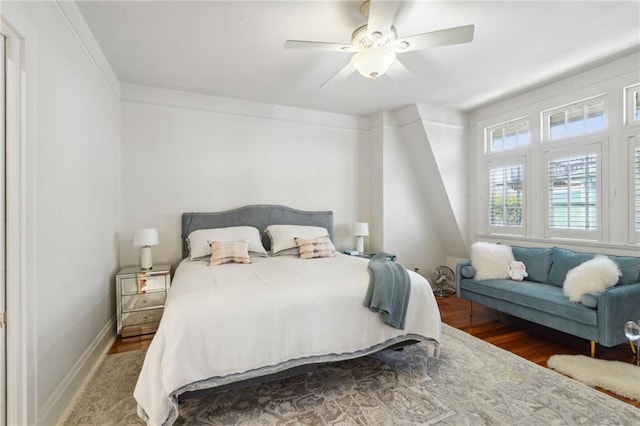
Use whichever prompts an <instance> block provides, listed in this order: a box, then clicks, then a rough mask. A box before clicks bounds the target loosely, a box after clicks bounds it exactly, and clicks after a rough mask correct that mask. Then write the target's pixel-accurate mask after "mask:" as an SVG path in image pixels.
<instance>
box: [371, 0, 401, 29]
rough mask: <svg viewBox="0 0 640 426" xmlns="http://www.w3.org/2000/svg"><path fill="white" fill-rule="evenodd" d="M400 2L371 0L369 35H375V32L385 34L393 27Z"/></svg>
mask: <svg viewBox="0 0 640 426" xmlns="http://www.w3.org/2000/svg"><path fill="white" fill-rule="evenodd" d="M397 9H398V3H397V2H396V1H391V0H371V1H370V2H369V19H368V21H367V35H368V36H369V37H371V38H374V37H375V33H380V35H384V34H386V33H387V32H389V30H390V29H391V25H392V24H393V20H394V18H395V17H396V11H397Z"/></svg>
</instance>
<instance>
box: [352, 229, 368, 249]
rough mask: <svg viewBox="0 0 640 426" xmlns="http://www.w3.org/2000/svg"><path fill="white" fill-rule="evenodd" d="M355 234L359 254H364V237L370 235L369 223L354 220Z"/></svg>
mask: <svg viewBox="0 0 640 426" xmlns="http://www.w3.org/2000/svg"><path fill="white" fill-rule="evenodd" d="M353 235H355V237H356V251H357V252H358V253H359V254H364V237H368V236H369V224H368V223H365V222H353Z"/></svg>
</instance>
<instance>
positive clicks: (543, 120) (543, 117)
mask: <svg viewBox="0 0 640 426" xmlns="http://www.w3.org/2000/svg"><path fill="white" fill-rule="evenodd" d="M596 100H602V103H603V114H604V123H605V125H604V127H603V128H602V129H598V130H595V131H591V132H583V133H576V134H572V135H567V136H562V137H556V138H552V137H551V134H550V133H551V125H550V122H549V120H550V118H551V116H553V115H555V114H557V113H559V112H565V114H566V112H567V110H568V109H569V108H571V107H584V106H585V105H586V104H589V103H593V101H596ZM609 121H610V120H609V107H608V97H607V94H606V93H603V94H599V95H595V96H591V97H589V98H585V99H581V100H578V101H574V102H570V103H567V104H564V105H560V106H557V107H553V108H549V109H546V110H543V111H541V112H540V134H541V141H542V143H543V144H556V143H560V142H566V141H572V140H576V139H582V138H585V137H590V136H592V135H597V134H601V133H606V132H607V131H608V130H609Z"/></svg>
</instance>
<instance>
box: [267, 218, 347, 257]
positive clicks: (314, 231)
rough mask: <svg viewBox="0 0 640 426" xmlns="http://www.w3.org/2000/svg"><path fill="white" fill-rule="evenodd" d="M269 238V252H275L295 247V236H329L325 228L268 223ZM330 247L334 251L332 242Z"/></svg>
mask: <svg viewBox="0 0 640 426" xmlns="http://www.w3.org/2000/svg"><path fill="white" fill-rule="evenodd" d="M266 232H267V234H268V235H269V238H271V253H272V254H277V253H278V252H280V251H282V250H287V249H290V248H294V247H295V248H297V247H298V245H297V244H296V238H319V237H327V236H329V231H327V230H326V228H322V227H319V226H302V225H269V226H267V229H266ZM331 249H332V250H334V251H335V247H334V246H333V243H331Z"/></svg>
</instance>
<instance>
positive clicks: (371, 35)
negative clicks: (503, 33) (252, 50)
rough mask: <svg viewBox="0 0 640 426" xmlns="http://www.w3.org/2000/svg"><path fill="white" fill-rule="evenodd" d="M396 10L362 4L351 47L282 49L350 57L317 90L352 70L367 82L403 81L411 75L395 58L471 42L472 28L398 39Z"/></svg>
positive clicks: (377, 1) (295, 43)
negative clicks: (364, 20) (362, 21)
mask: <svg viewBox="0 0 640 426" xmlns="http://www.w3.org/2000/svg"><path fill="white" fill-rule="evenodd" d="M397 7H398V3H397V2H396V1H389V0H387V1H383V0H366V1H364V2H363V3H362V4H361V5H360V12H361V13H362V15H363V16H364V17H365V18H367V23H366V24H365V25H363V26H361V27H359V28H357V29H356V30H355V31H354V32H353V34H352V35H351V44H343V43H331V42H322V41H300V40H287V41H286V42H285V44H284V47H285V49H301V50H329V51H334V52H342V53H354V55H353V56H352V57H351V61H350V62H349V63H348V64H347V65H346V66H345V67H344V68H342V69H341V70H340V71H338V72H337V73H336V74H335V75H333V76H332V77H331V78H330V79H329V80H327V81H325V82H324V83H323V84H322V85H321V86H320V87H328V86H334V85H336V84H337V83H339V82H341V81H342V80H344V79H346V78H347V77H349V76H350V75H351V74H352V73H353V72H355V71H356V70H357V71H358V72H359V73H360V74H362V75H363V76H364V77H367V78H376V77H379V76H381V75H383V74H385V73H386V74H387V75H389V77H391V78H392V79H394V80H396V79H397V80H400V81H406V80H407V78H410V77H411V72H410V71H409V70H408V69H407V68H406V67H405V66H404V65H402V63H401V62H400V61H398V60H396V54H398V53H404V52H411V51H414V50H420V49H426V48H429V47H437V46H447V45H451V44H461V43H468V42H470V41H471V40H473V30H474V26H473V25H465V26H462V27H454V28H448V29H444V30H439V31H432V32H428V33H424V34H418V35H413V36H409V37H402V38H398V33H397V32H396V29H395V27H394V26H393V19H394V18H395V15H396V10H397ZM392 65H393V66H392Z"/></svg>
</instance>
